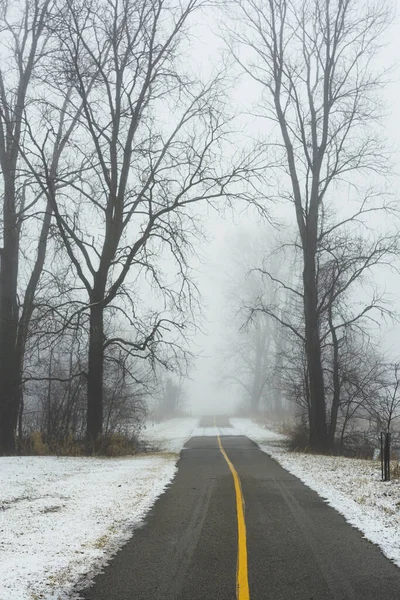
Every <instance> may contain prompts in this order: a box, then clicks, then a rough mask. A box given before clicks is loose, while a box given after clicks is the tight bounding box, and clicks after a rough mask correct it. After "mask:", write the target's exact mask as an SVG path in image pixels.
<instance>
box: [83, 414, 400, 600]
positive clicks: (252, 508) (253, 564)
mask: <svg viewBox="0 0 400 600" xmlns="http://www.w3.org/2000/svg"><path fill="white" fill-rule="evenodd" d="M213 424H214V419H213V418H210V419H206V418H205V419H203V421H202V422H201V423H200V425H201V426H204V427H207V426H208V427H212V426H213ZM217 425H218V426H220V427H227V426H229V422H228V421H227V420H226V419H223V418H222V417H221V418H219V417H217ZM220 439H221V444H222V445H223V449H224V450H225V452H226V455H227V456H228V457H229V461H230V462H231V463H232V465H233V466H234V468H235V470H236V472H237V474H238V476H239V478H240V482H241V491H242V494H243V497H244V501H245V511H244V515H245V524H246V530H247V567H248V583H249V590H250V598H251V600H328V599H329V600H400V569H399V568H398V567H396V566H395V565H393V564H392V563H391V562H390V561H389V560H388V559H386V558H385V557H384V556H383V555H382V554H381V552H380V550H379V549H378V548H377V547H376V546H374V545H373V544H371V543H370V542H368V541H367V540H365V539H364V538H363V537H362V534H361V533H359V532H358V531H357V530H355V529H354V528H352V527H351V526H350V525H349V524H348V523H346V522H345V520H344V518H343V517H342V516H341V515H340V514H339V513H337V512H336V511H335V510H334V509H333V508H331V507H329V506H328V505H327V504H326V503H325V502H324V501H323V500H322V499H321V498H319V496H318V495H317V494H316V493H315V492H313V491H312V490H310V489H309V488H308V487H306V486H305V485H304V484H303V483H302V482H301V481H300V480H299V479H297V478H296V477H294V476H293V475H290V474H289V473H288V472H287V471H285V470H284V469H283V468H282V467H281V466H279V465H278V463H276V462H275V461H274V460H272V459H271V458H270V457H269V456H268V455H266V454H265V453H263V452H261V451H260V450H259V449H258V447H257V445H256V444H254V443H253V442H252V441H250V440H249V439H248V438H247V437H244V436H236V437H234V436H221V438H220ZM178 467H179V468H178V472H177V475H176V477H175V479H174V481H173V483H172V484H171V486H170V487H169V488H168V490H167V491H166V492H165V493H164V494H163V495H162V496H161V497H160V498H159V499H158V500H157V502H156V504H155V505H154V507H153V509H152V510H151V511H150V513H149V514H148V516H147V519H146V521H145V523H144V524H143V525H142V526H141V527H140V528H138V529H137V530H135V531H134V535H133V537H132V539H131V540H130V541H129V542H128V543H127V544H126V545H125V546H124V547H123V548H122V549H121V550H120V551H119V552H118V553H117V554H116V556H115V557H114V558H113V559H112V561H111V562H110V564H109V566H107V567H106V568H105V569H104V571H103V573H101V574H100V575H98V576H97V577H96V579H95V581H94V584H93V585H92V587H91V588H90V589H87V590H85V591H84V592H82V596H83V598H84V599H85V600H178V599H179V600H206V599H207V600H234V599H235V598H236V594H237V590H236V569H237V562H238V524H237V520H238V516H237V506H236V497H235V486H234V479H233V476H232V472H231V470H230V468H229V467H228V464H227V461H226V459H225V458H224V456H223V454H222V452H221V447H220V445H219V441H218V438H217V437H194V438H191V439H190V440H189V442H188V443H187V444H186V446H185V448H184V450H183V451H182V453H181V458H180V460H179V462H178Z"/></svg>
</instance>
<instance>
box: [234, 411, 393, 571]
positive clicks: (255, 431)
mask: <svg viewBox="0 0 400 600" xmlns="http://www.w3.org/2000/svg"><path fill="white" fill-rule="evenodd" d="M231 423H232V424H233V425H234V427H235V429H236V431H237V432H238V434H239V433H242V434H243V435H247V436H248V437H249V438H251V439H252V440H254V441H255V442H257V443H258V444H259V446H260V448H261V450H263V451H264V452H267V453H268V454H270V455H271V456H272V457H273V458H274V459H275V460H277V461H278V462H279V463H280V464H281V465H282V466H283V467H284V468H285V469H286V470H287V471H289V472H290V473H292V474H293V475H296V477H298V478H299V479H301V480H302V481H303V482H304V483H305V484H306V485H308V486H309V487H310V488H311V489H313V490H315V491H316V492H317V493H318V494H319V495H320V496H322V497H323V498H325V499H326V500H327V502H328V504H329V505H330V506H333V508H335V509H336V510H337V511H338V512H340V513H341V514H342V515H343V516H344V517H345V518H346V520H347V521H348V522H349V523H351V524H352V525H354V526H355V527H357V529H359V530H360V531H362V532H363V534H364V535H365V537H366V538H367V539H369V540H370V541H371V542H373V543H375V544H377V545H378V546H379V547H380V548H381V550H382V552H383V553H384V554H385V555H386V556H387V557H388V558H390V559H391V560H393V561H394V562H395V563H396V564H397V566H399V567H400V482H399V480H393V481H391V482H386V483H385V482H382V481H381V480H380V477H381V473H380V462H379V461H366V460H357V459H351V458H343V457H335V456H314V455H311V454H302V453H292V452H287V450H286V449H285V447H284V441H285V437H284V436H282V435H280V434H279V433H275V432H274V431H269V430H267V429H264V428H263V427H261V426H260V425H257V424H256V423H253V422H251V421H250V420H249V419H231Z"/></svg>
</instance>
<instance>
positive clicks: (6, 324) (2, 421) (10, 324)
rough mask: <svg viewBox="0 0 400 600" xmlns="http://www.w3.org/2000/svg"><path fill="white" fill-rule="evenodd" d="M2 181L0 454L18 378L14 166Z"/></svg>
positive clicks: (8, 444)
mask: <svg viewBox="0 0 400 600" xmlns="http://www.w3.org/2000/svg"><path fill="white" fill-rule="evenodd" d="M13 162H14V161H13ZM4 183H5V186H4V208H3V222H4V245H3V248H2V250H1V266H0V454H1V453H3V454H13V453H15V450H16V447H15V430H16V427H17V421H18V410H19V378H18V369H17V366H16V360H15V359H16V356H15V351H16V348H15V341H16V335H17V327H18V306H17V280H18V246H19V240H18V226H17V215H16V210H15V169H13V168H10V169H9V172H8V173H7V174H4Z"/></svg>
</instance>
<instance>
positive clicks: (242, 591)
mask: <svg viewBox="0 0 400 600" xmlns="http://www.w3.org/2000/svg"><path fill="white" fill-rule="evenodd" d="M214 423H215V419H214ZM217 438H218V444H219V449H220V450H221V453H222V456H223V457H224V459H225V460H226V462H227V463H228V467H229V469H230V471H231V473H232V476H233V481H234V484H235V492H236V514H237V522H238V557H237V567H236V598H237V600H249V599H250V591H249V577H248V572H247V539H246V522H245V519H244V498H243V493H242V486H241V485H240V479H239V475H238V474H237V471H236V469H235V467H234V466H233V464H232V463H231V461H230V460H229V457H228V455H227V453H226V452H225V450H224V447H223V445H222V442H221V438H220V437H219V435H217Z"/></svg>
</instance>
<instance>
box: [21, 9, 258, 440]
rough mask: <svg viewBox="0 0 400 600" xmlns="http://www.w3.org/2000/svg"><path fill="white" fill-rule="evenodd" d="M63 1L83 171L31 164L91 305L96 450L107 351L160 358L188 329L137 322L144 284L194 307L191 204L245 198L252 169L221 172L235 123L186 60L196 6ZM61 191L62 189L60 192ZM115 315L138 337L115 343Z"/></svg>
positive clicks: (63, 41) (67, 79)
mask: <svg viewBox="0 0 400 600" xmlns="http://www.w3.org/2000/svg"><path fill="white" fill-rule="evenodd" d="M66 5H67V9H66V14H64V15H63V19H62V21H61V22H60V24H59V27H58V28H55V29H56V30H57V33H58V36H59V42H58V43H59V46H58V52H57V54H56V56H57V60H55V66H54V68H55V69H56V72H57V73H58V78H59V81H60V83H61V84H62V85H63V84H64V85H65V84H67V85H68V86H71V87H73V89H74V98H75V100H74V101H75V106H80V105H82V107H83V108H82V112H81V114H80V117H79V123H78V125H77V127H76V129H75V133H74V140H75V155H74V159H75V169H72V171H73V172H75V173H78V174H79V175H78V177H77V179H76V180H73V181H71V178H70V177H69V178H68V180H67V181H65V180H64V178H63V177H62V176H61V175H60V174H59V173H52V172H51V171H50V169H49V165H48V161H47V157H46V155H45V153H43V152H42V168H41V169H39V168H35V167H34V166H33V165H32V164H31V163H30V166H31V168H32V170H33V172H34V173H35V177H36V180H37V182H38V183H39V184H40V185H41V186H42V189H43V192H44V194H45V195H46V197H47V198H48V200H49V202H50V203H51V207H52V210H53V212H54V215H55V220H56V223H57V226H58V230H59V233H60V236H61V238H62V242H63V245H64V248H65V251H66V253H67V256H68V258H69V260H70V262H71V264H72V265H73V268H74V270H75V272H76V275H77V277H78V279H79V281H80V284H81V286H82V288H83V290H82V292H81V294H82V295H86V298H87V300H86V301H85V307H84V308H83V309H82V310H85V311H86V310H87V311H88V312H89V319H90V328H89V349H88V414H87V437H88V440H89V441H90V442H91V443H96V442H97V440H98V439H99V436H100V435H101V432H102V426H103V400H102V397H103V396H102V394H103V367H104V356H105V350H106V349H107V348H109V347H110V346H111V345H117V346H119V347H123V348H125V349H126V351H128V352H130V353H132V354H133V355H136V356H142V357H143V356H144V357H148V356H149V354H150V355H151V356H153V357H154V353H155V347H156V346H157V344H159V343H160V342H162V337H163V335H164V333H165V332H166V331H167V330H168V329H173V328H174V327H177V328H178V329H181V328H182V325H181V324H179V323H177V322H176V321H175V320H174V319H173V318H172V317H171V316H170V315H171V311H170V310H169V312H168V311H164V315H162V314H161V315H160V313H159V312H158V311H155V312H153V316H152V318H150V319H149V320H148V323H147V325H146V326H144V325H145V324H144V322H143V320H141V319H140V320H138V319H136V315H137V313H138V305H137V302H135V300H136V292H135V281H137V277H138V276H140V273H142V274H143V275H142V276H146V277H148V278H151V279H152V281H153V282H154V284H155V285H156V286H157V287H158V289H159V291H160V292H161V295H163V296H164V297H165V298H166V299H165V301H164V303H167V302H169V307H171V306H173V305H174V306H175V307H177V308H178V310H181V309H182V298H183V297H184V296H185V295H186V298H187V300H188V302H189V304H190V303H191V302H192V296H191V291H190V281H189V279H188V276H187V266H188V265H187V251H188V250H190V246H191V241H190V234H191V232H195V231H196V221H195V219H194V218H193V217H192V216H191V213H190V210H189V208H190V206H191V205H192V204H194V203H196V202H198V201H200V200H208V201H214V200H217V199H218V198H222V197H226V196H230V197H231V198H235V197H238V196H239V195H240V191H239V190H240V189H241V186H240V182H241V181H242V179H243V177H244V175H247V174H248V171H249V164H248V162H246V161H245V162H243V163H240V165H239V166H238V165H236V166H233V167H229V168H228V169H225V170H224V169H223V168H221V160H220V157H221V145H222V144H223V143H224V138H225V135H226V132H227V128H228V122H229V119H227V118H225V117H224V115H223V112H222V108H223V106H222V103H221V101H220V100H221V92H220V86H219V81H218V78H217V79H216V80H213V81H212V82H210V83H208V84H206V85H203V84H201V83H199V82H196V81H194V80H193V78H192V79H190V78H189V77H188V76H187V74H185V73H184V71H183V70H182V68H181V66H180V64H179V51H180V48H181V41H182V39H183V37H184V34H185V27H186V22H187V20H188V19H189V17H190V16H191V14H192V13H193V12H194V11H195V9H196V8H197V7H198V6H200V3H199V2H198V1H197V0H188V1H187V2H185V3H184V4H177V5H176V6H175V5H174V4H172V3H170V2H167V1H166V0H124V2H122V3H119V2H108V3H104V2H101V1H99V2H95V1H91V0H87V1H86V2H85V3H83V4H82V5H80V6H79V7H78V6H77V5H76V4H75V3H74V2H72V1H68V2H67V3H66ZM57 61H58V63H57ZM57 65H58V66H57ZM57 69H58V70H57ZM166 122H167V124H166ZM38 150H39V149H38ZM234 162H235V161H234ZM235 184H236V187H235ZM61 186H64V189H63V193H62V194H60V193H56V192H57V190H58V189H59V188H60V187H61ZM166 250H169V251H170V254H171V256H172V257H173V259H174V260H175V261H176V264H177V270H178V276H179V277H180V279H181V283H180V284H179V286H175V290H173V289H172V288H171V287H168V286H166V285H165V283H163V281H162V277H160V272H159V269H158V268H157V260H159V259H160V256H161V255H162V253H165V252H166ZM132 269H133V270H134V274H133V280H132V278H130V277H128V275H129V274H130V273H131V272H132ZM106 310H107V311H117V312H119V313H120V314H123V315H124V317H125V318H126V319H127V323H128V328H129V335H118V336H113V337H111V338H109V339H107V338H106V335H105V329H104V315H105V311H106ZM165 313H166V314H165Z"/></svg>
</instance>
